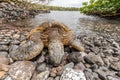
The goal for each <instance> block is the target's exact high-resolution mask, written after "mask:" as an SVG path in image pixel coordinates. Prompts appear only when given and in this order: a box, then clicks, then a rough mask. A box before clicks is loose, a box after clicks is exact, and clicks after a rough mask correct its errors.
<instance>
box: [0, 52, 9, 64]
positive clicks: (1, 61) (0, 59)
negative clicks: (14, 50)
mask: <svg viewBox="0 0 120 80" xmlns="http://www.w3.org/2000/svg"><path fill="white" fill-rule="evenodd" d="M9 63H10V59H9V58H8V57H6V56H5V55H1V54H0V65H2V64H9Z"/></svg>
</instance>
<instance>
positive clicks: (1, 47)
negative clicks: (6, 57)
mask: <svg viewBox="0 0 120 80" xmlns="http://www.w3.org/2000/svg"><path fill="white" fill-rule="evenodd" d="M0 51H8V46H7V45H0Z"/></svg>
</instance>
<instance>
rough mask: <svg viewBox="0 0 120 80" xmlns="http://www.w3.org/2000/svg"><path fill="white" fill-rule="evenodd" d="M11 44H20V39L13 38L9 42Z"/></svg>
mask: <svg viewBox="0 0 120 80" xmlns="http://www.w3.org/2000/svg"><path fill="white" fill-rule="evenodd" d="M11 44H14V45H16V44H20V41H19V40H14V41H12V42H11Z"/></svg>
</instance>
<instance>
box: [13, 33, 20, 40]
mask: <svg viewBox="0 0 120 80" xmlns="http://www.w3.org/2000/svg"><path fill="white" fill-rule="evenodd" d="M12 38H13V39H15V40H18V39H19V38H20V35H19V34H14V35H13V37H12Z"/></svg>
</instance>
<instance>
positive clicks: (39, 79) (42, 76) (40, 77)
mask: <svg viewBox="0 0 120 80" xmlns="http://www.w3.org/2000/svg"><path fill="white" fill-rule="evenodd" d="M49 74H50V72H49V71H44V72H41V73H39V74H37V75H36V76H35V77H34V78H33V79H32V80H47V78H48V76H49Z"/></svg>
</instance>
